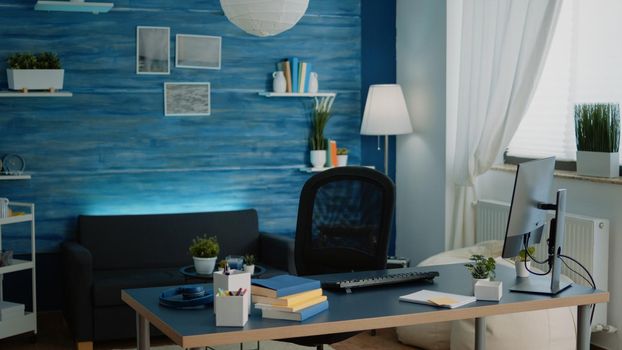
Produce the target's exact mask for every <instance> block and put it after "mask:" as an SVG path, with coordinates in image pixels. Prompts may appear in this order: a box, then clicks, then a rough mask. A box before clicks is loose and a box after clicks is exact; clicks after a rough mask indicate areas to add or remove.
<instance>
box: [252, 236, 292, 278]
mask: <svg viewBox="0 0 622 350" xmlns="http://www.w3.org/2000/svg"><path fill="white" fill-rule="evenodd" d="M294 242H295V241H294V239H293V238H290V237H287V236H283V235H275V234H271V233H265V232H260V233H259V261H260V262H261V263H263V264H266V265H268V266H271V267H274V268H277V269H280V270H285V271H288V272H289V273H291V274H295V273H296V266H295V265H294Z"/></svg>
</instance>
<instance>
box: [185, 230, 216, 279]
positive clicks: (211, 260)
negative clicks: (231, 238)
mask: <svg viewBox="0 0 622 350" xmlns="http://www.w3.org/2000/svg"><path fill="white" fill-rule="evenodd" d="M189 251H190V254H191V255H192V260H194V269H195V270H196V272H197V273H200V274H202V275H209V274H211V273H212V272H214V267H215V265H216V258H217V257H218V253H220V245H219V244H218V239H217V238H216V236H212V237H207V235H203V236H202V237H201V236H197V237H195V238H194V239H193V240H192V244H191V245H190V248H189Z"/></svg>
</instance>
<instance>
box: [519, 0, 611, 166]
mask: <svg viewBox="0 0 622 350" xmlns="http://www.w3.org/2000/svg"><path fill="white" fill-rule="evenodd" d="M620 15H622V1H619V0H595V1H576V0H570V1H568V0H567V1H564V3H563V5H562V9H561V13H560V17H559V20H558V23H557V28H556V30H555V34H554V36H553V41H552V43H551V48H550V50H549V54H548V57H547V61H546V63H545V66H544V69H543V71H542V76H541V78H540V81H539V83H538V87H537V88H536V91H535V94H534V97H533V100H532V102H531V105H530V106H529V108H528V110H527V112H526V114H525V116H524V118H523V121H522V122H521V124H520V126H519V128H518V130H517V131H516V134H515V135H514V137H513V139H512V141H511V142H510V145H509V147H508V152H507V154H508V155H509V156H513V157H522V158H538V157H544V156H552V155H553V156H555V157H557V159H559V160H566V161H569V160H570V161H574V160H575V159H576V145H575V136H574V105H575V104H576V103H595V102H613V103H621V102H622V45H620V31H619V24H618V19H619V18H620Z"/></svg>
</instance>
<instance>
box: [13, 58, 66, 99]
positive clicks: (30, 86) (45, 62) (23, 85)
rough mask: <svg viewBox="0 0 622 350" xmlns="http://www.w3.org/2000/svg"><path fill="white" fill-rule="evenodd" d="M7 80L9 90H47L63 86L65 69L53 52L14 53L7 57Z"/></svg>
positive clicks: (51, 90) (58, 88)
mask: <svg viewBox="0 0 622 350" xmlns="http://www.w3.org/2000/svg"><path fill="white" fill-rule="evenodd" d="M7 66H8V67H9V68H7V70H6V74H7V81H8V83H9V89H10V90H21V91H22V92H28V90H49V91H50V92H54V91H56V90H61V89H62V88H63V78H64V75H65V70H64V69H61V63H60V59H59V58H58V56H57V55H56V54H55V53H52V52H42V53H39V54H37V55H34V54H31V53H14V54H12V55H10V56H9V58H8V59H7Z"/></svg>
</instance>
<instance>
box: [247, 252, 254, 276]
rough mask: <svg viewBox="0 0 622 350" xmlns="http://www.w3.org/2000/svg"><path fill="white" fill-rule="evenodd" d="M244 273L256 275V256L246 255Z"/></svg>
mask: <svg viewBox="0 0 622 350" xmlns="http://www.w3.org/2000/svg"><path fill="white" fill-rule="evenodd" d="M244 272H249V273H250V274H251V275H252V274H254V273H255V256H254V255H253V254H246V255H244Z"/></svg>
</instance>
